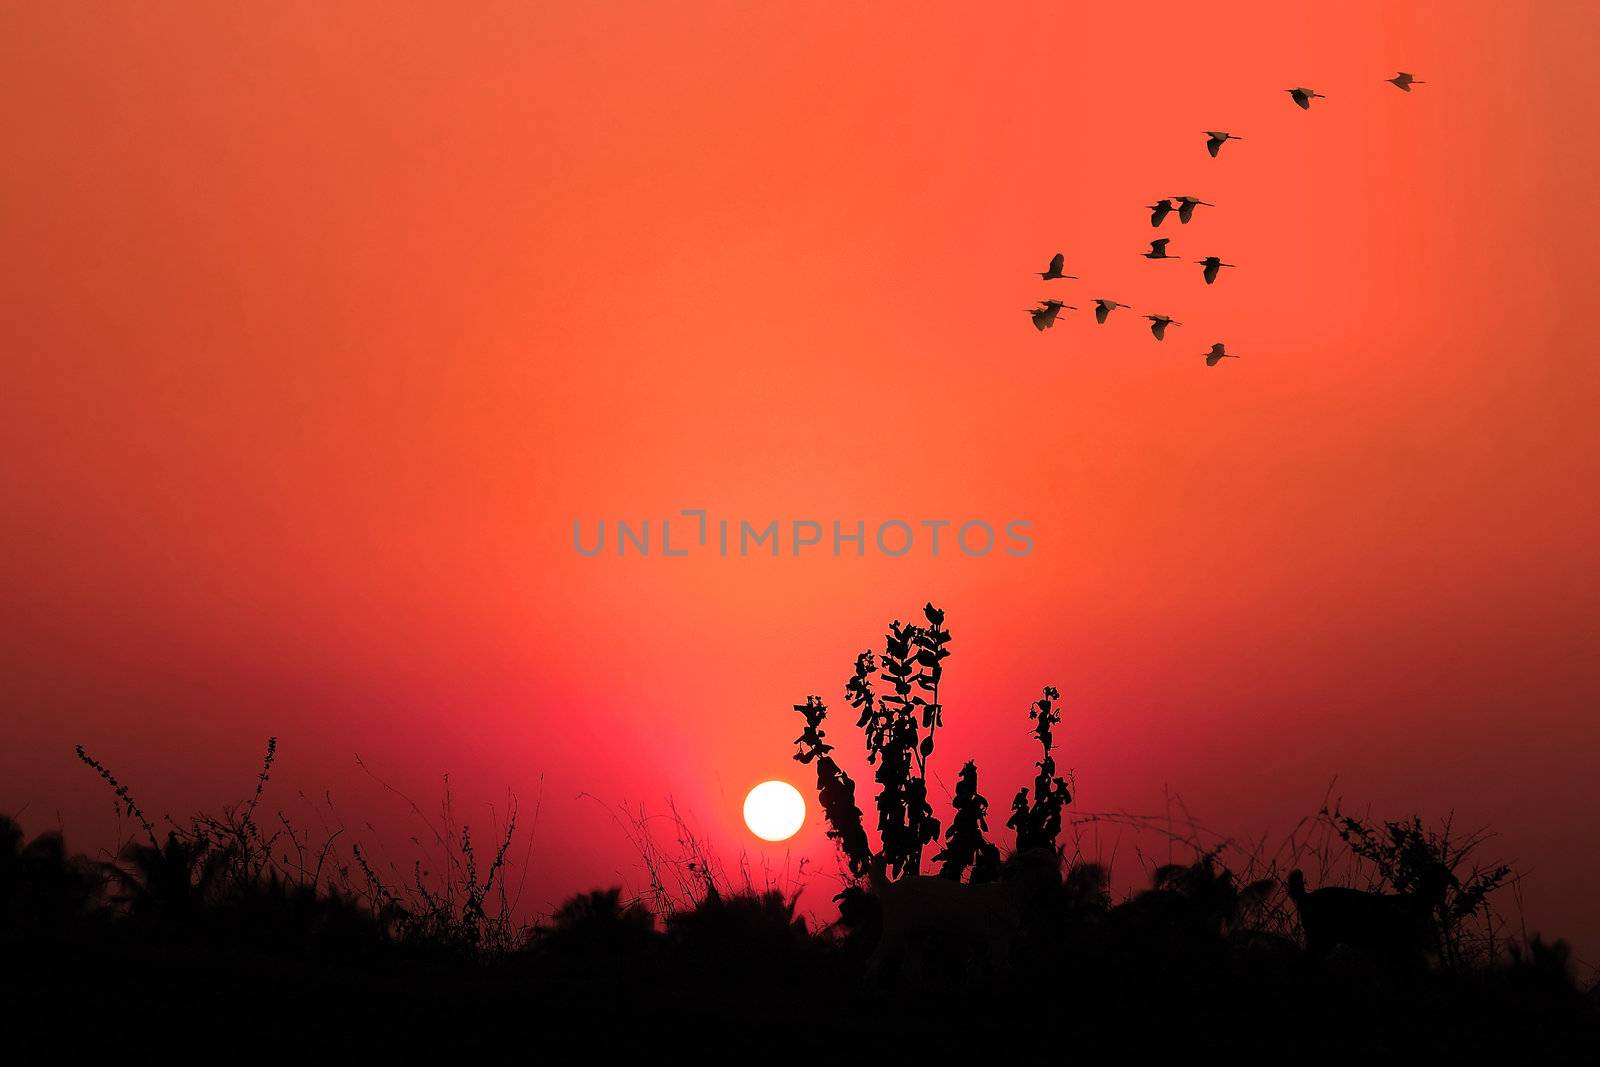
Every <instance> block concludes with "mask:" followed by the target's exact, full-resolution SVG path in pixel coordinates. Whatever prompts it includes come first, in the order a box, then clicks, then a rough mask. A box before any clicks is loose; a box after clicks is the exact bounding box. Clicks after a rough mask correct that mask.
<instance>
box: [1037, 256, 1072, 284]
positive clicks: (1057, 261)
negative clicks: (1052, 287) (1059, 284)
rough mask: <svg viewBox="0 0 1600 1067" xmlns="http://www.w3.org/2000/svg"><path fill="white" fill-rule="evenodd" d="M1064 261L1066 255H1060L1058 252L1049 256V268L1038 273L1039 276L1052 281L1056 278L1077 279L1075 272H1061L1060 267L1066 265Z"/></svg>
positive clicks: (1065, 260)
mask: <svg viewBox="0 0 1600 1067" xmlns="http://www.w3.org/2000/svg"><path fill="white" fill-rule="evenodd" d="M1066 263H1067V257H1066V256H1064V255H1062V254H1061V253H1060V252H1057V253H1056V254H1055V255H1054V256H1051V257H1050V269H1049V270H1047V271H1042V272H1041V273H1040V274H1039V277H1041V278H1043V279H1044V280H1045V281H1047V282H1049V281H1054V280H1055V279H1057V278H1071V279H1072V280H1073V281H1077V279H1078V276H1077V275H1076V274H1062V273H1061V268H1062V267H1064V266H1066Z"/></svg>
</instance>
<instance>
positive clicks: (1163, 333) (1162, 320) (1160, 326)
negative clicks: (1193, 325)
mask: <svg viewBox="0 0 1600 1067" xmlns="http://www.w3.org/2000/svg"><path fill="white" fill-rule="evenodd" d="M1145 318H1147V319H1149V320H1150V332H1151V333H1153V334H1155V335H1156V340H1157V341H1165V340H1166V339H1167V327H1168V326H1182V325H1183V323H1181V322H1174V321H1173V320H1172V319H1171V318H1170V317H1168V316H1166V315H1146V316H1145Z"/></svg>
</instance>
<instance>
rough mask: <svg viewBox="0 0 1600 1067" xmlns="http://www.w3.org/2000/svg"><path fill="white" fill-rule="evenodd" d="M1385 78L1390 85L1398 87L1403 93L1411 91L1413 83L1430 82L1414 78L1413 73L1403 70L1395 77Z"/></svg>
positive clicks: (1425, 83) (1423, 83)
mask: <svg viewBox="0 0 1600 1067" xmlns="http://www.w3.org/2000/svg"><path fill="white" fill-rule="evenodd" d="M1383 80H1384V81H1386V82H1388V83H1389V84H1390V85H1392V86H1394V87H1395V88H1396V89H1399V90H1400V91H1401V92H1403V93H1409V92H1410V91H1411V87H1412V86H1413V85H1427V84H1428V83H1427V82H1423V81H1418V80H1417V79H1416V78H1414V77H1412V76H1411V75H1409V74H1407V73H1406V72H1405V71H1403V70H1402V71H1401V72H1400V73H1399V74H1396V75H1395V76H1394V77H1392V78H1385V79H1383Z"/></svg>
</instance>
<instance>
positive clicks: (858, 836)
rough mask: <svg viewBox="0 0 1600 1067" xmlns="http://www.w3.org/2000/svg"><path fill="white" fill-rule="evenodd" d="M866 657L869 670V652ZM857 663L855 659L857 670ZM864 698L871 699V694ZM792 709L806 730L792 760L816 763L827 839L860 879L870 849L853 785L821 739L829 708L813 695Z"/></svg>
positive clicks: (824, 734)
mask: <svg viewBox="0 0 1600 1067" xmlns="http://www.w3.org/2000/svg"><path fill="white" fill-rule="evenodd" d="M866 656H867V660H868V666H869V668H870V665H871V653H867V654H866ZM860 663H861V661H860V660H857V667H858V669H859V668H860ZM867 698H868V700H870V699H871V692H870V691H869V692H868V693H867ZM794 710H795V711H798V712H799V713H800V714H802V715H804V716H805V719H806V728H805V730H804V731H803V732H802V733H801V734H800V736H799V737H797V738H795V744H797V745H799V746H800V751H799V752H797V753H795V757H794V758H795V759H796V760H798V761H799V762H801V763H815V764H816V771H817V800H818V803H819V804H821V806H822V814H823V818H824V819H826V820H827V823H828V836H829V837H831V838H833V839H834V840H835V841H837V842H838V843H839V848H840V849H841V850H842V851H843V852H844V855H845V859H846V861H847V862H848V863H849V865H850V873H851V874H854V875H856V876H857V877H860V876H861V875H863V874H865V873H866V870H867V864H868V863H870V862H871V861H872V846H871V844H870V843H869V842H868V841H867V832H866V830H864V829H863V828H862V825H861V809H860V808H858V807H857V806H856V784H855V782H853V781H851V780H850V776H849V775H848V774H846V773H845V772H844V771H843V770H841V769H840V767H839V765H838V764H837V763H835V762H834V760H833V757H832V756H830V755H828V753H829V752H831V751H832V750H833V746H832V745H830V744H828V743H827V742H826V741H824V740H823V738H824V737H825V736H826V735H827V731H825V730H823V728H822V721H823V719H825V718H827V715H828V706H827V705H826V704H824V703H823V702H822V699H821V698H820V697H815V696H812V697H807V698H806V702H805V703H804V704H796V705H795V706H794Z"/></svg>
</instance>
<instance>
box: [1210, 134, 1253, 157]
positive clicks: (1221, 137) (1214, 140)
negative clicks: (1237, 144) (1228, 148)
mask: <svg viewBox="0 0 1600 1067" xmlns="http://www.w3.org/2000/svg"><path fill="white" fill-rule="evenodd" d="M1242 140H1244V138H1243V137H1240V136H1239V135H1238V134H1233V133H1228V132H1227V131H1226V130H1207V131H1206V151H1207V152H1210V153H1211V158H1212V159H1215V158H1217V152H1218V151H1219V150H1221V148H1222V143H1223V142H1224V141H1242Z"/></svg>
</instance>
